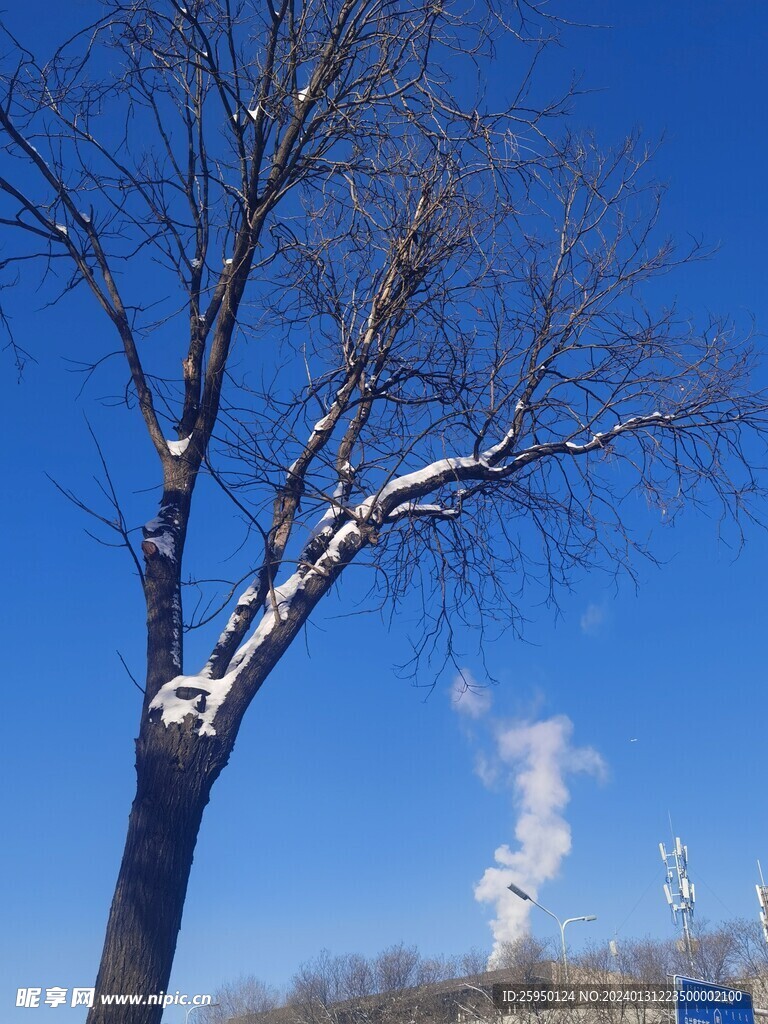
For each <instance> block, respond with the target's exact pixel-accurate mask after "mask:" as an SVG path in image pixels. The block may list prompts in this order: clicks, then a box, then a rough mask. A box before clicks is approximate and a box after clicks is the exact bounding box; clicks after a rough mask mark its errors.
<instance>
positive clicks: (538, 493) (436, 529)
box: [0, 0, 766, 1024]
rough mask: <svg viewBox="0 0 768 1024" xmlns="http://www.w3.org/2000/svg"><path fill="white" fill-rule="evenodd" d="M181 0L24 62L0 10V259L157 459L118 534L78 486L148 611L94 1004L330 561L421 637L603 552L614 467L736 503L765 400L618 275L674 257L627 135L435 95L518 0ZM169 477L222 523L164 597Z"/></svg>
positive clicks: (616, 501) (152, 6) (181, 513)
mask: <svg viewBox="0 0 768 1024" xmlns="http://www.w3.org/2000/svg"><path fill="white" fill-rule="evenodd" d="M185 3H186V6H182V5H181V4H180V3H178V2H177V0H162V2H159V3H155V2H152V3H150V2H149V0H104V3H103V13H102V16H101V17H100V18H99V19H98V21H97V22H96V23H95V24H93V25H90V26H88V27H87V28H85V29H83V31H82V32H79V33H77V34H76V35H75V36H73V38H72V39H71V40H70V41H69V42H68V43H67V44H66V45H65V46H63V47H62V48H61V49H60V50H58V51H57V52H56V53H55V54H54V56H53V57H52V58H51V59H49V60H48V61H46V62H41V61H38V60H37V59H36V57H35V56H34V55H33V54H32V53H31V52H30V51H29V50H28V49H26V48H25V47H24V46H23V45H22V44H21V43H19V42H18V41H17V40H16V39H15V38H14V37H13V36H12V35H11V33H10V31H9V30H8V29H6V30H5V39H6V46H5V69H6V70H5V72H4V74H3V77H2V89H3V94H2V97H1V101H0V132H2V139H3V162H2V174H0V196H2V209H0V221H2V223H3V224H4V225H5V227H6V229H7V230H8V232H9V233H10V234H11V235H12V237H13V233H14V232H15V238H16V241H17V243H18V245H17V248H16V249H15V250H14V252H13V253H12V254H11V255H9V256H8V257H7V258H6V259H5V260H4V262H3V267H4V268H5V269H6V270H7V271H11V272H14V269H15V270H16V272H18V273H21V272H22V271H26V269H27V268H28V267H29V266H30V265H32V266H33V265H34V264H35V263H38V264H39V265H41V266H42V268H43V270H44V272H45V281H46V282H48V283H50V282H55V281H59V282H60V287H61V288H62V291H63V292H64V293H66V294H69V293H70V292H71V291H72V290H73V289H78V288H79V289H81V290H85V291H87V292H89V293H90V295H91V297H92V298H95V300H96V302H97V303H98V305H99V306H100V307H101V309H102V310H103V312H104V313H105V315H106V318H107V320H108V321H109V322H110V323H111V327H112V329H113V331H114V332H115V336H116V338H117V342H118V345H119V349H118V351H119V354H120V357H121V358H122V359H124V361H125V365H126V367H127V375H128V379H127V383H126V384H125V392H124V396H125V402H126V403H127V404H128V405H130V406H132V407H133V408H135V409H136V410H137V412H138V414H139V415H140V416H141V417H142V419H143V423H144V426H145V428H146V432H147V435H148V438H149V441H150V443H151V450H152V452H153V454H154V459H155V467H156V473H157V474H159V476H160V478H161V479H162V494H161V497H160V500H159V503H158V507H157V508H156V509H155V512H156V514H155V515H154V517H152V518H151V519H150V520H149V521H148V522H147V523H146V525H145V526H144V528H143V540H142V542H141V549H140V551H138V550H135V548H134V546H133V543H132V531H131V528H130V524H128V523H127V522H126V519H125V516H124V515H123V513H122V510H121V509H120V505H119V501H118V499H117V496H116V494H117V491H116V489H115V488H113V487H112V485H111V477H110V485H109V487H108V488H107V489H106V494H107V497H108V499H109V501H110V503H111V504H112V506H113V507H112V508H111V509H110V510H108V511H107V513H103V512H96V514H97V515H98V516H99V518H100V520H101V522H102V523H103V524H105V525H109V526H111V527H112V528H113V529H114V530H115V531H116V532H117V534H118V542H119V543H120V544H122V545H124V546H126V547H127V549H128V550H129V552H130V553H131V555H132V557H133V562H134V566H135V570H136V573H137V575H138V576H139V578H140V581H141V585H142V589H143V594H144V598H145V601H146V608H147V669H146V679H145V686H144V698H143V702H142V708H141V715H140V724H139V735H138V740H137V746H136V770H137V792H136V798H135V800H134V803H133V807H132V810H131V815H130V820H129V828H128V836H127V840H126V846H125V852H124V856H123V861H122V865H121V868H120V874H119V878H118V882H117V887H116V891H115V896H114V900H113V903H112V908H111V912H110V918H109V923H108V927H107V935H106V940H105V946H104V953H103V957H102V961H101V966H100V969H99V974H98V979H97V1003H98V995H100V994H109V993H124V992H128V993H131V992H136V993H153V992H157V991H160V990H163V989H165V987H166V985H167V982H168V978H169V973H170V968H171V963H172V959H173V954H174V950H175V945H176V939H177V934H178V930H179V927H180V922H181V915H182V909H183V904H184V898H185V893H186V888H187V881H188V877H189V871H190V867H191V863H192V857H193V851H194V847H195V842H196V838H197V834H198V830H199V827H200V822H201V819H202V814H203V810H204V808H205V806H206V804H207V802H208V799H209V796H210V791H211V787H212V785H213V783H214V782H215V780H216V778H217V777H218V775H219V774H220V772H221V770H222V769H223V767H224V766H225V765H226V763H227V760H228V758H229V756H230V753H231V751H232V748H233V745H234V742H235V739H236V736H237V733H238V730H239V727H240V723H241V721H242V718H243V715H244V714H245V711H246V710H247V708H248V706H249V704H250V703H251V701H252V699H253V697H254V696H255V694H256V693H257V692H258V690H259V688H260V687H261V685H262V684H263V682H264V681H265V679H266V678H267V676H268V675H269V673H270V672H271V670H272V669H273V668H274V666H275V665H276V664H277V662H278V661H279V660H280V658H281V657H282V655H283V654H284V652H285V651H286V650H287V648H288V647H289V646H290V644H291V643H292V642H293V641H294V639H295V638H296V637H297V635H298V634H299V633H300V631H301V630H302V627H303V626H304V624H305V623H306V622H307V620H308V618H309V616H310V615H311V613H312V612H313V610H314V608H315V607H316V605H317V604H318V602H319V601H320V600H321V598H322V597H324V596H325V595H326V594H328V593H329V591H330V590H331V589H332V588H333V587H334V585H335V584H336V583H337V581H339V579H340V577H341V575H342V573H343V572H344V570H345V569H346V567H347V566H349V565H350V564H351V563H352V562H353V561H355V560H357V561H358V563H361V564H366V565H369V566H370V567H371V569H372V580H373V583H372V587H373V588H379V589H380V590H381V591H382V594H383V597H384V598H387V599H389V600H391V601H393V602H394V603H395V606H396V604H397V602H398V600H399V599H401V598H402V597H403V596H404V595H405V594H406V593H409V592H416V593H419V592H420V593H421V594H422V595H423V596H424V602H425V624H426V625H425V629H424V635H423V638H422V639H421V640H420V641H419V642H418V643H417V647H416V652H415V654H416V656H417V657H419V656H421V655H423V654H429V653H431V652H432V651H433V650H434V649H437V648H439V649H441V650H442V651H444V652H445V656H446V657H447V658H449V659H450V658H451V656H452V652H453V639H452V636H453V634H452V631H453V628H454V626H455V624H456V623H457V622H462V621H467V620H469V619H474V618H476V617H477V616H478V615H479V616H480V617H481V621H485V622H492V621H493V620H494V619H496V620H500V621H501V622H503V623H504V625H505V627H508V626H509V625H510V623H511V624H512V625H513V626H514V625H515V624H516V623H517V622H518V621H519V602H520V601H521V599H522V595H523V590H524V588H525V586H526V584H527V583H529V582H531V581H534V582H535V581H539V582H543V583H544V585H545V587H546V589H547V591H548V592H549V594H550V595H551V596H552V597H553V598H554V597H555V595H556V593H557V589H558V587H559V586H560V585H563V584H568V583H570V582H571V581H572V579H573V574H574V572H576V571H578V570H580V569H582V568H584V567H591V566H593V565H595V564H598V563H601V562H602V564H606V565H608V566H609V567H611V568H614V569H618V568H621V567H625V568H628V569H630V571H631V567H632V560H631V559H632V554H633V552H634V550H635V549H636V548H637V545H636V542H635V541H634V540H633V536H632V531H631V524H632V521H633V511H632V505H633V502H634V500H635V498H636V496H637V495H638V494H642V495H644V496H645V497H646V498H647V500H648V501H649V502H650V503H651V504H652V505H653V506H654V508H657V509H658V510H659V514H660V515H661V516H663V517H664V518H666V519H670V518H672V517H673V516H674V514H675V513H676V512H677V510H678V508H679V507H681V506H682V505H683V504H684V503H685V502H692V503H694V504H696V503H703V502H705V501H708V502H712V501H714V502H715V503H716V504H717V507H718V510H719V513H720V514H721V515H722V516H724V517H731V518H734V519H738V517H739V516H740V515H741V514H743V512H744V510H745V507H746V502H747V501H748V499H749V498H750V497H752V496H754V494H755V493H757V491H758V485H757V483H756V481H755V479H754V476H753V473H752V470H751V467H750V459H749V457H748V451H749V449H748V443H747V441H746V439H747V438H748V436H749V435H750V434H754V433H757V434H758V435H759V434H761V433H762V432H763V430H764V413H765V408H766V400H765V396H764V395H763V394H762V393H759V392H756V391H754V390H753V389H752V388H751V385H750V383H749V375H750V370H751V366H752V352H751V350H750V348H749V346H748V344H746V342H744V341H742V340H740V339H739V338H738V337H737V336H736V334H735V333H734V331H733V330H732V329H730V328H729V327H728V326H727V325H726V324H722V323H716V322H711V323H709V324H708V325H705V327H704V328H703V329H696V328H695V327H694V326H692V325H691V324H688V323H687V322H685V321H684V320H683V319H682V318H680V317H679V316H678V315H677V314H676V313H675V312H674V310H670V309H662V310H661V311H660V312H654V310H653V309H652V308H651V307H649V306H647V305H646V304H645V303H644V302H643V298H642V286H643V285H644V284H645V283H647V282H648V281H649V280H651V279H653V278H655V277H657V276H658V275H660V274H663V273H665V272H666V271H668V270H669V269H670V268H671V267H672V266H674V265H675V263H676V262H679V261H681V260H683V259H685V258H686V257H685V254H683V255H682V256H678V255H676V254H675V252H674V249H673V247H672V246H671V244H670V243H669V242H668V241H666V240H664V239H663V238H661V239H659V238H658V237H657V219H658V212H659V194H658V190H657V189H655V187H654V186H653V185H652V183H651V182H650V181H649V178H648V175H647V168H646V165H647V161H648V156H649V154H648V153H647V152H646V151H645V150H644V149H643V148H642V147H641V146H640V144H639V143H638V141H637V140H636V139H630V140H628V141H627V142H626V143H625V144H624V145H622V146H620V147H619V149H618V150H617V151H615V152H611V153H608V154H604V153H601V152H600V151H599V150H598V148H597V146H596V145H594V144H593V143H592V142H590V141H589V140H586V141H582V140H578V139H574V138H571V137H569V136H568V135H567V134H565V135H563V134H562V132H560V134H559V135H557V134H556V132H555V130H554V126H553V125H552V124H551V123H550V122H551V119H552V118H553V117H555V115H557V114H558V113H559V112H560V106H559V105H558V104H557V103H553V104H552V105H551V106H547V107H542V106H539V107H538V108H537V109H531V106H530V100H529V98H528V97H529V92H528V85H529V81H530V62H528V61H527V58H526V64H525V65H523V63H522V60H521V72H520V86H519V88H518V89H517V91H516V93H515V94H514V95H512V96H511V97H510V98H509V102H508V103H507V104H506V105H505V106H504V107H503V109H501V110H500V111H495V110H493V109H491V108H489V106H488V104H487V102H486V101H484V100H483V99H482V95H480V96H479V97H478V98H477V100H476V102H475V103H474V104H473V103H472V102H469V103H467V102H466V97H465V102H464V103H463V104H462V103H460V102H459V101H458V100H457V99H456V98H455V97H454V96H453V95H452V93H451V89H450V80H451V77H452V76H453V75H455V73H456V71H457V69H460V68H461V66H462V61H469V62H473V61H474V60H476V59H477V58H478V57H479V56H485V57H488V56H489V55H490V54H491V52H492V46H493V44H494V40H500V39H508V38H511V37H512V36H514V37H516V38H517V39H518V40H523V39H524V38H525V37H526V36H527V35H528V21H527V19H528V18H529V17H531V16H533V14H534V13H535V7H536V6H537V5H536V4H534V3H532V2H531V0H519V3H516V4H510V5H505V6H504V7H500V8H498V9H497V7H496V5H495V3H492V2H490V0H489V3H488V5H487V7H486V8H484V9H483V10H482V11H481V13H480V15H477V13H475V14H471V12H470V11H469V10H464V9H463V7H462V6H461V5H460V4H459V3H457V2H453V0H437V2H436V0H409V2H405V0H315V2H309V0H304V2H301V0H273V3H271V4H270V3H257V2H255V0H185ZM468 7H473V5H468ZM502 15H503V16H504V17H502ZM504 18H506V19H507V20H506V21H505V20H504ZM512 18H515V19H516V20H515V21H514V23H513V22H512V20H511V19H512ZM505 45H506V44H505ZM534 62H535V57H534ZM105 68H107V70H106V71H105ZM147 265H151V267H152V273H151V274H148V273H146V266H147ZM109 355H110V350H109V349H107V350H105V352H104V357H103V358H104V359H107V358H108V357H109ZM98 362H99V363H100V362H101V360H99V361H98ZM178 367H180V370H179V371H178V373H177V368H178ZM96 369H98V365H97V364H96V363H93V364H92V365H90V366H89V367H88V368H87V372H88V373H91V372H92V371H95V370H96ZM174 433H175V435H176V436H175V437H172V439H171V440H168V435H171V434H174ZM745 446H746V447H745ZM203 478H204V479H205V480H206V481H209V482H210V483H211V485H214V486H216V487H218V488H220V489H221V490H222V492H223V493H224V494H226V495H227V497H228V498H229V499H231V501H232V503H233V504H234V506H235V507H236V508H237V509H238V511H239V513H240V514H241V515H242V516H243V519H244V521H245V524H246V537H245V540H244V542H243V552H244V554H243V563H242V565H241V567H240V575H239V577H236V578H234V579H232V580H230V581H228V582H227V583H226V584H225V586H224V588H223V590H222V591H219V592H218V593H217V594H215V595H213V596H212V595H211V594H210V592H209V589H208V585H207V584H205V583H204V582H202V581H201V580H197V581H196V587H197V589H196V590H195V591H193V592H195V593H197V592H200V593H202V594H203V595H204V596H203V604H202V605H198V606H197V607H196V608H195V609H194V610H193V611H192V613H191V614H190V613H189V612H188V613H187V616H186V618H185V615H184V611H183V609H184V606H185V604H186V603H188V602H186V601H185V598H187V597H188V596H189V593H190V591H189V587H188V584H187V581H188V579H189V575H188V569H187V565H186V562H185V561H184V554H185V542H186V539H187V534H188V528H189V523H190V514H191V511H192V507H193V495H194V493H195V489H196V486H197V484H198V482H199V481H200V480H201V479H203ZM94 511H96V510H94ZM240 540H241V538H233V548H235V547H237V545H238V542H239V541H240ZM209 602H210V603H209ZM207 626H210V628H211V629H212V630H213V634H212V637H211V642H210V646H209V648H208V650H209V654H208V657H207V659H206V660H205V663H204V664H203V665H202V666H200V667H199V668H198V669H197V670H196V671H195V670H193V671H190V670H189V669H188V668H187V667H185V665H184V650H183V647H184V643H183V641H184V636H185V631H186V630H187V629H189V628H193V627H197V628H204V627H207ZM159 1015H160V1012H159V1009H157V1008H153V1007H141V1008H137V1007H130V1008H123V1007H114V1006H112V1007H109V1008H106V1007H102V1006H100V1005H98V1004H97V1005H95V1006H94V1008H93V1010H92V1011H91V1013H90V1015H89V1024H100V1022H103V1021H111V1022H126V1024H127V1022H129V1021H130V1022H131V1024H157V1021H158V1020H159Z"/></svg>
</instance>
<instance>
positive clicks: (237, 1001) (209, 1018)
mask: <svg viewBox="0 0 768 1024" xmlns="http://www.w3.org/2000/svg"><path fill="white" fill-rule="evenodd" d="M279 1003H280V996H279V993H278V992H277V991H276V990H275V989H273V988H272V987H271V986H269V985H265V984H264V982H263V981H260V980H259V979H258V978H256V977H254V975H252V974H250V975H247V976H246V977H241V978H238V979H237V980H236V981H233V982H229V983H227V984H225V985H222V986H221V987H220V988H218V989H217V990H216V992H215V993H214V995H213V1003H212V1005H211V1006H208V1007H203V1009H202V1010H201V1011H199V1012H198V1014H197V1018H198V1020H201V1021H203V1022H204V1024H227V1022H228V1021H230V1020H232V1019H233V1018H234V1019H237V1018H243V1017H244V1018H247V1017H249V1016H254V1017H255V1016H260V1017H261V1019H262V1020H264V1019H265V1015H267V1014H268V1013H269V1011H270V1010H274V1009H275V1008H276V1007H277V1006H278V1005H279Z"/></svg>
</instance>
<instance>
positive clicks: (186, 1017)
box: [184, 1003, 221, 1024]
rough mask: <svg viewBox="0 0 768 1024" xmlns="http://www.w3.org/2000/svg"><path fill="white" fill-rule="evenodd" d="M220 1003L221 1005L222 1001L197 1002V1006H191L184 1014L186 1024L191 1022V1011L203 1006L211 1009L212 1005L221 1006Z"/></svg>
mask: <svg viewBox="0 0 768 1024" xmlns="http://www.w3.org/2000/svg"><path fill="white" fill-rule="evenodd" d="M220 1005H221V1003H197V1004H195V1006H190V1008H189V1009H188V1010H187V1012H186V1014H185V1016H184V1024H189V1015H190V1014H191V1013H194V1011H195V1010H199V1009H201V1007H203V1006H205V1007H206V1009H209V1008H210V1007H211V1006H220Z"/></svg>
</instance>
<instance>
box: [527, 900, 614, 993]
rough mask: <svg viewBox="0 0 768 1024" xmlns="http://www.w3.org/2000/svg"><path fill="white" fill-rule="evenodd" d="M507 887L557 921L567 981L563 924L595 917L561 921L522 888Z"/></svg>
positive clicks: (566, 956)
mask: <svg viewBox="0 0 768 1024" xmlns="http://www.w3.org/2000/svg"><path fill="white" fill-rule="evenodd" d="M507 888H508V889H509V891H510V892H513V893H514V894H515V896H517V897H519V898H520V899H521V900H528V901H529V902H531V903H533V905H534V906H535V907H538V908H539V910H543V911H544V913H545V914H549V916H550V917H552V918H554V919H555V921H557V927H558V928H559V929H560V947H561V949H562V951H563V973H564V974H565V980H566V981H568V953H567V951H566V948H565V926H566V925H568V924H572V923H573V922H574V921H596V920H597V917H596V916H595V915H594V914H586V915H584V916H582V917H567V918H566V919H565V921H561V920H560V918H559V917H558V916H557V914H553V913H552V911H551V910H547V908H546V907H542V905H541V904H540V903H537V901H536V900H535V899H534V898H533V897H532V896H529V895H528V893H527V892H524V891H523V890H522V889H520V888H518V886H516V885H514V884H513V883H512V882H510V884H509V885H508V886H507Z"/></svg>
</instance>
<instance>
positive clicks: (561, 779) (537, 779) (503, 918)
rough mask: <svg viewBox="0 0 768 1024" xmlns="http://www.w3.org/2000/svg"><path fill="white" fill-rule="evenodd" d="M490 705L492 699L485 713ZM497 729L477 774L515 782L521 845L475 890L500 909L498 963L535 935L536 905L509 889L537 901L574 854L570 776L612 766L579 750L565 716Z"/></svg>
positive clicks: (502, 850)
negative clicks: (567, 813) (503, 949)
mask: <svg viewBox="0 0 768 1024" xmlns="http://www.w3.org/2000/svg"><path fill="white" fill-rule="evenodd" d="M455 687H456V684H454V689H455ZM465 696H466V695H465ZM461 699H462V700H463V699H464V697H462V698H461ZM489 708H490V700H488V702H487V704H486V706H485V707H484V708H483V711H482V712H480V714H485V713H487V711H488V710H489ZM473 717H480V715H473ZM492 731H493V740H494V751H493V757H492V758H491V759H490V763H489V758H488V757H485V756H482V755H481V758H480V759H479V763H478V774H480V777H481V778H482V779H483V781H484V782H486V784H488V783H490V782H495V783H498V781H499V780H501V779H505V780H506V781H508V782H509V784H510V785H511V788H512V791H513V793H514V804H515V808H516V811H517V822H516V825H515V839H516V840H517V845H516V849H514V850H513V849H511V848H510V846H509V845H508V844H507V843H504V844H503V845H502V846H499V847H498V849H497V850H496V851H495V853H494V859H495V861H496V865H495V866H494V867H490V868H487V869H486V871H485V873H484V874H483V877H482V878H481V879H480V881H479V882H478V883H477V885H476V886H475V899H477V900H478V901H479V902H481V903H490V904H493V905H494V907H495V911H496V916H495V917H494V919H493V921H492V922H491V930H492V931H493V937H494V953H493V954H492V955H491V962H493V959H494V954H496V953H497V952H498V950H499V948H500V946H501V944H502V943H505V942H513V941H514V940H515V939H517V938H519V937H520V936H521V935H524V934H525V933H526V932H527V931H528V915H529V913H530V909H531V904H530V903H529V902H528V901H524V900H521V899H519V898H518V897H516V896H514V895H513V894H512V893H511V892H510V891H509V890H508V889H507V886H508V885H509V883H510V882H514V884H515V885H517V886H519V887H520V888H521V889H523V890H524V891H525V892H527V893H528V894H529V895H530V896H532V897H533V898H534V899H535V898H537V896H538V892H539V887H540V886H541V885H542V883H543V882H546V881H549V880H550V879H552V878H555V877H556V876H557V874H558V872H559V870H560V865H561V863H562V861H563V858H564V857H566V856H567V855H568V854H569V853H570V850H571V828H570V825H569V824H568V822H567V821H566V820H565V818H564V816H563V812H564V810H565V808H566V806H567V805H568V801H569V800H570V792H569V790H568V786H567V779H568V776H569V775H573V774H577V773H580V772H583V773H587V774H590V775H594V776H597V777H598V778H599V777H602V776H603V775H604V774H605V763H604V761H603V759H602V758H601V756H600V755H599V754H598V753H597V751H596V750H594V749H593V748H591V747H576V746H574V745H573V722H571V720H570V719H569V718H567V717H566V716H565V715H555V716H553V717H552V718H547V719H543V720H540V721H516V722H511V723H509V722H508V723H501V724H494V726H493V729H492Z"/></svg>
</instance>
